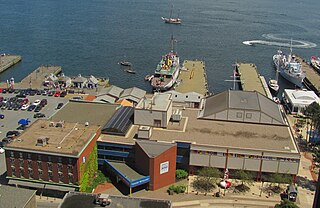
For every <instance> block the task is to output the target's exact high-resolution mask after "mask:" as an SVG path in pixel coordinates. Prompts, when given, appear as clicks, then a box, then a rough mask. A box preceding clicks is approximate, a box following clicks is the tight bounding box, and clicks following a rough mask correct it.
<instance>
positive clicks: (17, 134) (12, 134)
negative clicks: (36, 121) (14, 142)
mask: <svg viewBox="0 0 320 208" xmlns="http://www.w3.org/2000/svg"><path fill="white" fill-rule="evenodd" d="M19 135H20V132H18V131H8V132H7V134H6V137H16V136H19Z"/></svg>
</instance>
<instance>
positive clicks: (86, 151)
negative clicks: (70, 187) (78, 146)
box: [75, 129, 101, 181]
mask: <svg viewBox="0 0 320 208" xmlns="http://www.w3.org/2000/svg"><path fill="white" fill-rule="evenodd" d="M100 134H101V129H99V130H98V131H97V133H96V135H95V136H94V138H93V139H92V140H91V142H90V143H89V144H88V146H87V147H86V148H85V149H84V150H83V151H82V153H81V154H80V157H79V158H78V160H77V165H76V167H77V172H76V173H75V174H76V175H75V179H76V180H77V181H80V178H81V176H82V173H80V166H81V164H82V158H83V157H86V162H87V161H88V159H89V155H90V153H91V151H92V149H93V147H94V145H95V144H96V142H97V139H98V138H99V136H100Z"/></svg>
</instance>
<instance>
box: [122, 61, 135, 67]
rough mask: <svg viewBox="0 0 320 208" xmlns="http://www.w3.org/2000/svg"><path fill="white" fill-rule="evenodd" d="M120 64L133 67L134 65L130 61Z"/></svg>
mask: <svg viewBox="0 0 320 208" xmlns="http://www.w3.org/2000/svg"><path fill="white" fill-rule="evenodd" d="M119 64H120V65H121V66H132V64H131V63H130V62H129V61H121V62H119Z"/></svg>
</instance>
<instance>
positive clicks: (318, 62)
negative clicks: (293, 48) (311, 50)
mask: <svg viewBox="0 0 320 208" xmlns="http://www.w3.org/2000/svg"><path fill="white" fill-rule="evenodd" d="M310 64H311V66H312V67H313V68H314V69H315V70H317V72H320V58H319V57H316V56H311V63H310Z"/></svg>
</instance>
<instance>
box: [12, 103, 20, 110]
mask: <svg viewBox="0 0 320 208" xmlns="http://www.w3.org/2000/svg"><path fill="white" fill-rule="evenodd" d="M21 107H22V104H21V103H17V104H16V105H15V107H14V108H13V110H15V111H17V110H20V108H21Z"/></svg>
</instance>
